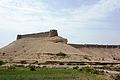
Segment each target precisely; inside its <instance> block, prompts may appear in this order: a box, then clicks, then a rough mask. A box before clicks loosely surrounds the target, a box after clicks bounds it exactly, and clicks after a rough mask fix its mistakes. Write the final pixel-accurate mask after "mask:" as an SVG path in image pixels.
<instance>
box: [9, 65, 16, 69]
mask: <svg viewBox="0 0 120 80" xmlns="http://www.w3.org/2000/svg"><path fill="white" fill-rule="evenodd" d="M8 69H11V70H14V69H16V67H15V66H14V65H13V66H9V67H8Z"/></svg>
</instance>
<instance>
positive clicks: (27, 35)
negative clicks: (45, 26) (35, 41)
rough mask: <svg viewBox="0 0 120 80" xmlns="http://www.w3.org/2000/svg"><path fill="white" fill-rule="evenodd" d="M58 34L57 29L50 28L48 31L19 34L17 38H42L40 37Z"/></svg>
mask: <svg viewBox="0 0 120 80" xmlns="http://www.w3.org/2000/svg"><path fill="white" fill-rule="evenodd" d="M54 36H58V33H57V30H50V31H48V32H41V33H33V34H26V35H17V40H18V39H22V38H40V37H54Z"/></svg>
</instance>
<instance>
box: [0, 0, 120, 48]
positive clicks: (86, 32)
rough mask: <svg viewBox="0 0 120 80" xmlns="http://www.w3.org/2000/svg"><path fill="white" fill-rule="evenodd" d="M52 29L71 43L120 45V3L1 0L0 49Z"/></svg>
mask: <svg viewBox="0 0 120 80" xmlns="http://www.w3.org/2000/svg"><path fill="white" fill-rule="evenodd" d="M49 29H57V30H58V31H59V34H60V35H61V36H63V37H65V38H68V40H69V42H70V43H85V44H86V43H95V44H96V43H98V44H120V0H0V47H2V46H5V45H6V44H8V43H10V42H12V41H14V40H15V39H16V35H17V34H25V33H34V32H41V31H42V32H43V31H49Z"/></svg>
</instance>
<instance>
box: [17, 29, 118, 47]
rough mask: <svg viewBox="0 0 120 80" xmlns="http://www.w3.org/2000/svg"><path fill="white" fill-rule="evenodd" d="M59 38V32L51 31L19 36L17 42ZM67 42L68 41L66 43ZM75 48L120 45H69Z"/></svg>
mask: <svg viewBox="0 0 120 80" xmlns="http://www.w3.org/2000/svg"><path fill="white" fill-rule="evenodd" d="M55 36H58V32H57V30H50V31H48V32H40V33H33V34H25V35H17V40H18V39H22V38H44V37H55ZM66 42H67V41H66ZM69 45H71V46H73V47H75V48H81V47H86V48H120V45H98V44H69Z"/></svg>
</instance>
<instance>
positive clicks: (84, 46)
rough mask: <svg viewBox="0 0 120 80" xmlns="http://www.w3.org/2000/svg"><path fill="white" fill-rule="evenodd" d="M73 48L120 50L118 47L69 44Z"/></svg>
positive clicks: (119, 46)
mask: <svg viewBox="0 0 120 80" xmlns="http://www.w3.org/2000/svg"><path fill="white" fill-rule="evenodd" d="M69 45H71V46H72V47H75V48H120V45H97V44H69Z"/></svg>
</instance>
